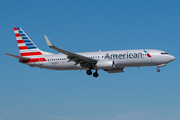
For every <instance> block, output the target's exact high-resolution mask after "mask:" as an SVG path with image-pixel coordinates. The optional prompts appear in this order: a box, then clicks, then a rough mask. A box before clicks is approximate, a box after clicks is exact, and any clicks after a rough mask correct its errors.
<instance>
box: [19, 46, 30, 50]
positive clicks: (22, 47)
mask: <svg viewBox="0 0 180 120" xmlns="http://www.w3.org/2000/svg"><path fill="white" fill-rule="evenodd" d="M25 49H28V48H27V47H26V46H19V50H25Z"/></svg>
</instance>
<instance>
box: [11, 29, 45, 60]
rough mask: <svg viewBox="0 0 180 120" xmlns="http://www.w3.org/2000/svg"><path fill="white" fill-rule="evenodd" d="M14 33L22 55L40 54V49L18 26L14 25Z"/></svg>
mask: <svg viewBox="0 0 180 120" xmlns="http://www.w3.org/2000/svg"><path fill="white" fill-rule="evenodd" d="M14 33H15V36H16V40H17V44H18V47H19V52H20V55H21V56H22V57H26V56H28V57H32V56H37V55H38V56H42V55H43V54H42V51H41V50H39V49H38V47H37V46H36V45H35V44H34V43H33V42H32V40H31V39H30V38H29V37H28V36H27V35H26V33H25V32H24V31H23V30H22V29H21V28H20V27H15V28H14Z"/></svg>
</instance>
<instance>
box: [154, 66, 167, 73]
mask: <svg viewBox="0 0 180 120" xmlns="http://www.w3.org/2000/svg"><path fill="white" fill-rule="evenodd" d="M164 66H166V64H160V65H158V66H157V70H156V71H157V72H160V69H159V67H164Z"/></svg>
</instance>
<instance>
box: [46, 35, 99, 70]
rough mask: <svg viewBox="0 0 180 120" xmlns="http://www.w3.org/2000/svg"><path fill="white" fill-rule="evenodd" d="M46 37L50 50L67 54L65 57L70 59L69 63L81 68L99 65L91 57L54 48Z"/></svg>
mask: <svg viewBox="0 0 180 120" xmlns="http://www.w3.org/2000/svg"><path fill="white" fill-rule="evenodd" d="M44 37H45V39H46V42H47V44H48V46H49V47H50V48H52V49H54V50H56V51H58V52H61V53H63V54H65V55H67V58H69V62H70V61H74V62H75V63H76V64H81V66H83V67H91V66H94V65H95V64H96V63H97V60H95V59H92V58H89V57H86V56H82V55H79V54H76V53H72V52H69V51H66V50H63V49H60V48H58V47H56V46H54V45H53V44H52V43H51V42H50V40H49V39H48V38H47V36H46V35H44Z"/></svg>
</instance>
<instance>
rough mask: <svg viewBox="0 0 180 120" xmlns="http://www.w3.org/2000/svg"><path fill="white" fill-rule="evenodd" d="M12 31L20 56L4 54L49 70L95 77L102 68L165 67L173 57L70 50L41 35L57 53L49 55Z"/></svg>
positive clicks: (115, 70) (148, 51)
mask: <svg viewBox="0 0 180 120" xmlns="http://www.w3.org/2000/svg"><path fill="white" fill-rule="evenodd" d="M14 33H15V36H16V40H17V44H18V47H19V51H20V56H18V55H13V54H8V53H4V54H6V55H9V56H11V57H14V58H17V59H19V62H20V63H23V64H26V65H29V66H31V67H38V68H44V69H51V70H86V73H87V75H92V70H95V72H94V73H93V76H94V77H98V72H97V71H98V70H99V69H103V70H104V71H106V72H108V73H121V72H124V68H125V67H141V66H157V70H156V71H157V72H160V69H159V67H163V66H166V64H167V63H169V62H172V61H173V60H175V57H174V56H172V55H170V54H168V53H167V52H164V51H161V50H154V49H137V50H117V51H100V50H99V51H98V52H82V53H72V52H69V51H66V50H63V49H60V48H58V47H56V46H54V45H53V44H52V43H51V42H50V40H49V39H48V38H47V36H46V35H45V36H44V37H45V39H46V42H47V44H48V46H49V47H50V48H52V49H54V50H56V51H58V52H60V54H53V53H49V52H45V51H42V50H40V49H39V48H38V47H37V46H36V45H35V44H34V43H33V41H32V40H31V39H30V38H29V37H28V36H27V35H26V33H25V32H24V31H23V30H22V29H21V28H20V27H15V28H14Z"/></svg>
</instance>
